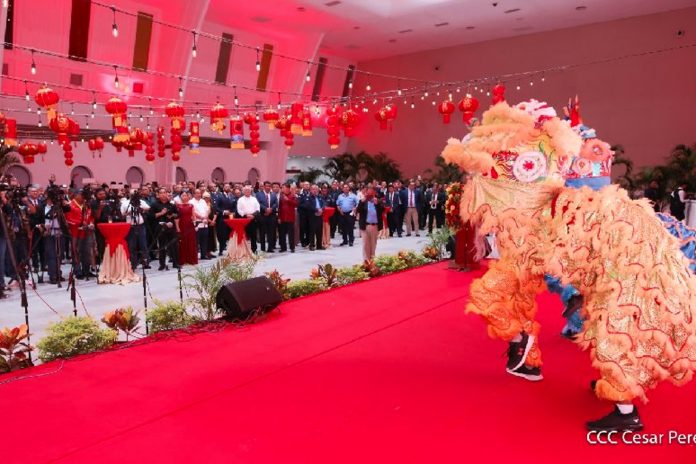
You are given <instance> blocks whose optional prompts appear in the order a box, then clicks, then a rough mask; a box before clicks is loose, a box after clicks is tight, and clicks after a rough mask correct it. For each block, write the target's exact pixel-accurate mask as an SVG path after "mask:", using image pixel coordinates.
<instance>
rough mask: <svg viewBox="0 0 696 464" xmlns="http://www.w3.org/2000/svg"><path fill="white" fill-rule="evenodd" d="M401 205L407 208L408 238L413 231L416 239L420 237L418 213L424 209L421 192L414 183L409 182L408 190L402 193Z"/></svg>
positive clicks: (405, 217) (405, 219)
mask: <svg viewBox="0 0 696 464" xmlns="http://www.w3.org/2000/svg"><path fill="white" fill-rule="evenodd" d="M400 196H401V204H402V205H403V208H405V210H406V212H405V214H404V221H405V222H406V236H407V237H410V236H411V230H413V231H415V233H416V237H420V234H419V233H418V230H419V229H418V228H419V224H418V211H420V210H421V209H422V204H423V202H422V197H421V191H420V190H418V189H417V188H416V183H415V182H414V181H411V182H409V184H408V188H407V189H404V190H402V191H401V193H400Z"/></svg>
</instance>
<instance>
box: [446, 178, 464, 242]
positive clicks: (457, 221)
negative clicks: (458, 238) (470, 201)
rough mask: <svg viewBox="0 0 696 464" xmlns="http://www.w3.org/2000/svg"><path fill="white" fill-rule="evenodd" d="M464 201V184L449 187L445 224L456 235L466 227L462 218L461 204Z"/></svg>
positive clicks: (452, 184)
mask: <svg viewBox="0 0 696 464" xmlns="http://www.w3.org/2000/svg"><path fill="white" fill-rule="evenodd" d="M461 200H462V184H461V183H459V182H453V183H451V184H450V185H449V187H447V201H446V202H445V222H446V223H447V227H448V228H449V229H450V230H451V231H452V232H453V233H456V232H457V231H458V230H459V229H461V228H462V227H464V224H462V218H461V216H460V214H459V213H460V211H459V204H460V203H461Z"/></svg>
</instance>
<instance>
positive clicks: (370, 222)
mask: <svg viewBox="0 0 696 464" xmlns="http://www.w3.org/2000/svg"><path fill="white" fill-rule="evenodd" d="M382 211H384V205H383V204H382V201H381V200H380V199H379V198H377V196H376V194H375V189H374V188H372V187H370V188H368V189H367V192H366V193H365V199H364V200H362V201H361V202H360V203H359V204H358V207H357V212H358V217H359V220H358V221H359V222H358V224H359V226H360V230H361V231H362V236H363V260H365V261H371V260H372V259H373V258H374V257H375V253H376V252H377V237H378V235H379V231H380V230H382Z"/></svg>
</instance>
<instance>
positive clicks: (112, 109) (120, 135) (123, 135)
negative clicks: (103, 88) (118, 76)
mask: <svg viewBox="0 0 696 464" xmlns="http://www.w3.org/2000/svg"><path fill="white" fill-rule="evenodd" d="M105 109H106V112H107V113H109V114H110V115H111V125H112V127H113V128H114V129H115V130H116V135H114V137H113V139H112V144H113V145H114V146H115V147H116V151H118V152H120V151H121V150H120V147H122V146H123V144H124V143H126V142H128V140H129V139H130V134H128V120H127V118H126V112H127V111H128V105H126V103H125V102H124V101H123V100H121V99H120V98H118V97H111V98H109V101H107V102H106V105H105Z"/></svg>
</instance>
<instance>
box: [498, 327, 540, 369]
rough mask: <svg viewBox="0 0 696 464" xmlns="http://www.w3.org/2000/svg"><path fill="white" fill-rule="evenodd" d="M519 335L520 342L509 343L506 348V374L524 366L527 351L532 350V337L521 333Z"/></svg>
mask: <svg viewBox="0 0 696 464" xmlns="http://www.w3.org/2000/svg"><path fill="white" fill-rule="evenodd" d="M520 335H521V336H522V340H520V341H519V342H510V346H509V347H508V352H507V357H508V361H507V366H505V367H506V368H507V370H508V372H510V371H514V370H515V369H517V368H518V367H521V366H522V365H524V361H525V359H527V354H529V350H531V349H532V345H533V344H534V336H533V335H527V334H526V333H525V332H522V333H521V334H520Z"/></svg>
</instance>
